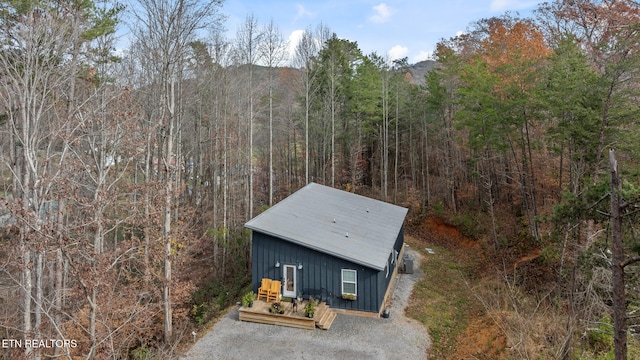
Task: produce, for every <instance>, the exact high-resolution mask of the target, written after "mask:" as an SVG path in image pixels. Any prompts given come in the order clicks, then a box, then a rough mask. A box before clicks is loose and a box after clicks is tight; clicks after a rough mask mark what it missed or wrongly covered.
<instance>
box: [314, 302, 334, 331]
mask: <svg viewBox="0 0 640 360" xmlns="http://www.w3.org/2000/svg"><path fill="white" fill-rule="evenodd" d="M337 315H338V314H336V312H335V311H333V310H331V309H330V308H329V306H327V304H326V303H324V302H322V303H320V304H319V305H318V307H317V309H316V316H315V319H316V327H317V328H319V329H322V330H329V328H330V327H331V324H333V320H335V318H336V316H337Z"/></svg>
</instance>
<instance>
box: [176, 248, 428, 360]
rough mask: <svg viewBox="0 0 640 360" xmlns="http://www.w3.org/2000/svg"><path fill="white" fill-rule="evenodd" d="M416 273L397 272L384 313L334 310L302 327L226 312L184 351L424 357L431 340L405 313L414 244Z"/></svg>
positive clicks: (189, 357)
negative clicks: (323, 320)
mask: <svg viewBox="0 0 640 360" xmlns="http://www.w3.org/2000/svg"><path fill="white" fill-rule="evenodd" d="M407 253H408V254H409V255H410V256H411V257H412V258H413V259H414V273H413V274H401V275H399V279H398V282H397V283H396V288H395V290H394V293H393V298H392V304H391V309H390V310H391V316H390V317H389V318H388V319H384V318H379V319H373V318H367V317H361V316H354V315H346V314H341V313H338V316H337V317H336V319H335V320H334V322H333V324H332V325H331V329H329V330H326V331H325V330H320V329H316V330H313V331H311V330H303V329H296V328H289V327H283V326H275V325H266V324H258V323H250V322H244V321H239V320H238V309H237V308H234V309H233V310H231V311H229V313H227V315H225V316H224V317H223V318H222V319H221V320H220V321H219V322H218V323H217V324H216V325H215V326H214V327H213V329H212V330H211V331H209V333H207V334H206V335H204V336H203V337H202V338H201V339H199V340H198V341H197V342H196V343H195V344H194V345H193V347H192V348H191V349H190V350H189V351H188V352H187V353H186V354H185V355H184V356H183V357H182V359H184V360H205V359H207V360H208V359H224V360H232V359H306V360H310V359H349V360H354V359H363V360H364V359H367V360H368V359H371V360H374V359H379V360H386V359H403V360H405V359H425V358H426V356H427V351H428V349H429V347H430V346H431V341H430V339H429V336H428V335H427V331H426V329H425V327H424V326H423V325H422V324H420V323H419V322H417V321H415V320H413V319H409V318H407V317H405V316H404V308H405V307H406V305H407V301H408V299H409V295H410V294H411V290H412V289H413V285H414V284H415V282H416V281H417V280H418V279H420V278H421V277H422V275H423V273H422V271H421V270H420V261H421V256H420V254H419V253H418V252H416V251H414V250H413V249H410V248H407Z"/></svg>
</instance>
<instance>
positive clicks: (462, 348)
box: [411, 217, 507, 360]
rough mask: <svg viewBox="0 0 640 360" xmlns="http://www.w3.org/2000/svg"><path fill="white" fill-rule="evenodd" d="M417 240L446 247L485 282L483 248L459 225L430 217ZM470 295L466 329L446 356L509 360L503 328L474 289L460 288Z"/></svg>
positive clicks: (414, 230)
mask: <svg viewBox="0 0 640 360" xmlns="http://www.w3.org/2000/svg"><path fill="white" fill-rule="evenodd" d="M411 233H412V235H413V236H414V237H416V238H418V239H422V241H424V243H423V245H425V246H429V244H434V245H438V246H442V247H444V248H446V249H448V250H449V251H451V252H452V253H454V254H455V256H456V257H457V258H458V259H460V262H461V263H464V266H465V267H470V268H471V269H470V270H469V271H470V272H473V273H474V274H475V275H474V279H473V280H472V281H477V282H481V281H483V278H484V277H485V276H487V272H486V271H487V265H488V262H487V259H486V254H485V252H484V251H483V249H482V246H481V245H480V244H479V243H478V242H477V241H475V240H473V239H470V238H468V237H466V236H464V234H462V232H461V231H460V230H458V229H457V228H456V227H455V226H452V225H450V224H447V223H446V222H445V221H444V220H443V219H441V218H437V217H429V218H427V219H425V220H424V221H422V222H421V223H420V224H419V225H418V226H416V227H414V228H412V229H411ZM471 286H473V284H471ZM459 291H462V292H469V294H468V296H467V298H468V299H470V300H469V302H468V303H466V305H465V307H464V308H461V309H458V310H459V311H461V312H464V317H463V319H464V320H463V321H464V322H465V328H464V330H463V331H462V332H461V333H459V334H458V335H457V336H456V337H455V341H454V346H453V347H452V349H450V350H449V351H446V353H445V354H439V356H440V355H442V356H443V358H445V359H451V360H453V359H456V360H458V359H498V360H499V359H503V358H506V355H507V352H506V350H505V348H506V347H507V338H506V336H505V334H504V332H503V331H502V329H501V328H500V326H499V325H498V324H497V323H496V322H495V321H494V320H493V319H492V318H491V316H489V315H488V314H487V313H486V312H485V309H484V308H483V306H482V304H481V303H480V302H479V301H477V299H476V298H475V297H474V296H473V295H471V294H470V292H471V289H459Z"/></svg>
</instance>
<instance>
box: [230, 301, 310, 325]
mask: <svg viewBox="0 0 640 360" xmlns="http://www.w3.org/2000/svg"><path fill="white" fill-rule="evenodd" d="M283 304H284V303H283ZM287 305H288V306H287ZM287 305H285V313H284V314H272V313H270V312H269V307H270V306H271V304H270V303H267V302H264V301H262V300H257V301H255V302H254V303H253V307H251V308H247V307H244V306H243V307H240V309H238V318H239V320H240V321H248V322H256V323H261V324H270V325H280V326H288V327H295V328H299V329H307V330H313V329H315V327H316V326H315V321H314V319H309V318H307V317H304V316H302V315H300V314H301V313H302V311H299V313H300V314H299V313H298V312H294V311H293V309H292V308H291V304H290V303H288V304H287Z"/></svg>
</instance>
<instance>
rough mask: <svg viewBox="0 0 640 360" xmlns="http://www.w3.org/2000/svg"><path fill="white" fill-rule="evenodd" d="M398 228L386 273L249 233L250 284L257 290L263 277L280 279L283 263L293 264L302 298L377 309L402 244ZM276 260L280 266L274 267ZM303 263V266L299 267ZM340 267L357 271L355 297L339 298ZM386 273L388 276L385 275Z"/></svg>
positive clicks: (340, 283) (378, 309)
mask: <svg viewBox="0 0 640 360" xmlns="http://www.w3.org/2000/svg"><path fill="white" fill-rule="evenodd" d="M403 240H404V237H403V231H400V233H399V234H398V238H397V241H396V244H395V246H394V252H392V253H390V254H389V260H388V264H389V265H388V266H389V269H388V272H387V271H386V269H385V270H383V271H378V270H376V269H372V268H369V267H366V266H362V265H359V264H355V263H353V262H349V261H347V260H344V259H340V258H337V257H334V256H331V255H329V254H325V253H322V252H320V251H317V250H313V249H309V248H307V247H303V246H300V245H297V244H293V243H291V242H289V241H286V240H283V239H280V238H277V237H274V236H271V235H267V234H263V233H260V232H256V231H253V232H252V266H251V269H252V276H251V278H252V282H253V284H252V287H253V291H255V292H257V291H258V287H260V281H261V279H262V278H270V279H276V280H282V278H283V269H284V265H295V269H296V270H295V271H296V272H297V273H296V277H297V278H296V282H297V284H296V285H297V286H298V288H297V289H296V292H302V294H303V297H304V298H308V297H309V296H313V297H314V298H316V299H320V300H322V301H326V302H327V303H328V304H329V306H331V307H333V308H338V309H345V310H354V311H366V312H376V313H377V312H380V311H381V310H382V302H383V300H384V296H385V293H386V291H387V287H388V286H389V282H390V281H391V276H392V274H393V271H394V270H395V268H396V266H397V264H398V259H397V254H398V253H400V250H401V249H402V245H403V243H404V241H403ZM276 263H279V264H280V267H276ZM299 265H302V269H299ZM342 269H348V270H356V274H357V279H356V280H357V281H356V284H357V291H356V292H357V294H358V296H357V299H356V300H345V299H342V288H341V287H342ZM387 274H388V275H387Z"/></svg>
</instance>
